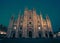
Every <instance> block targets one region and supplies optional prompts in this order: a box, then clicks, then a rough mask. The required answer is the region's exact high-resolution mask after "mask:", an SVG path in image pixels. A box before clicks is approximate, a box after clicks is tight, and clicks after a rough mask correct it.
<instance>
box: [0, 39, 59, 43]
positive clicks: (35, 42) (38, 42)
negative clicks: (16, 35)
mask: <svg viewBox="0 0 60 43" xmlns="http://www.w3.org/2000/svg"><path fill="white" fill-rule="evenodd" d="M0 43H60V38H55V39H44V38H42V39H39V38H38V39H30V38H29V39H0Z"/></svg>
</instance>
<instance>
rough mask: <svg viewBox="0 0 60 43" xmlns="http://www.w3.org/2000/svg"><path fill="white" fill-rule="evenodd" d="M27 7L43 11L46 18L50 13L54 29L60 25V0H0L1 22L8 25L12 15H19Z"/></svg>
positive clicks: (38, 11)
mask: <svg viewBox="0 0 60 43" xmlns="http://www.w3.org/2000/svg"><path fill="white" fill-rule="evenodd" d="M25 7H28V8H29V9H32V8H35V9H36V11H37V13H38V14H39V13H40V11H41V12H42V15H43V17H44V18H45V16H46V14H48V16H49V17H50V20H51V23H52V27H53V30H54V31H57V30H58V28H59V27H60V0H0V24H3V25H5V26H8V24H9V20H10V18H11V16H12V15H13V14H14V15H15V17H17V16H18V12H19V11H20V10H21V12H22V13H23V10H24V8H25Z"/></svg>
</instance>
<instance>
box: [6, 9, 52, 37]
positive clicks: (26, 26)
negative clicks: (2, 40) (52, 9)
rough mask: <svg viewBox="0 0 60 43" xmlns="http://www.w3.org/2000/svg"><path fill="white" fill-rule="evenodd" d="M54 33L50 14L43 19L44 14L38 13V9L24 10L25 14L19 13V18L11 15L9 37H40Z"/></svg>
mask: <svg viewBox="0 0 60 43" xmlns="http://www.w3.org/2000/svg"><path fill="white" fill-rule="evenodd" d="M52 34H53V31H52V26H51V21H50V19H49V17H48V16H46V19H43V17H42V14H41V12H40V15H37V13H36V10H35V9H33V10H28V9H27V8H26V9H25V10H24V15H22V16H20V14H18V18H17V20H15V19H14V16H12V17H11V19H10V22H9V26H8V30H7V37H8V38H13V37H15V38H21V37H23V38H39V37H41V38H42V37H45V38H46V37H48V38H49V37H50V35H52Z"/></svg>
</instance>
